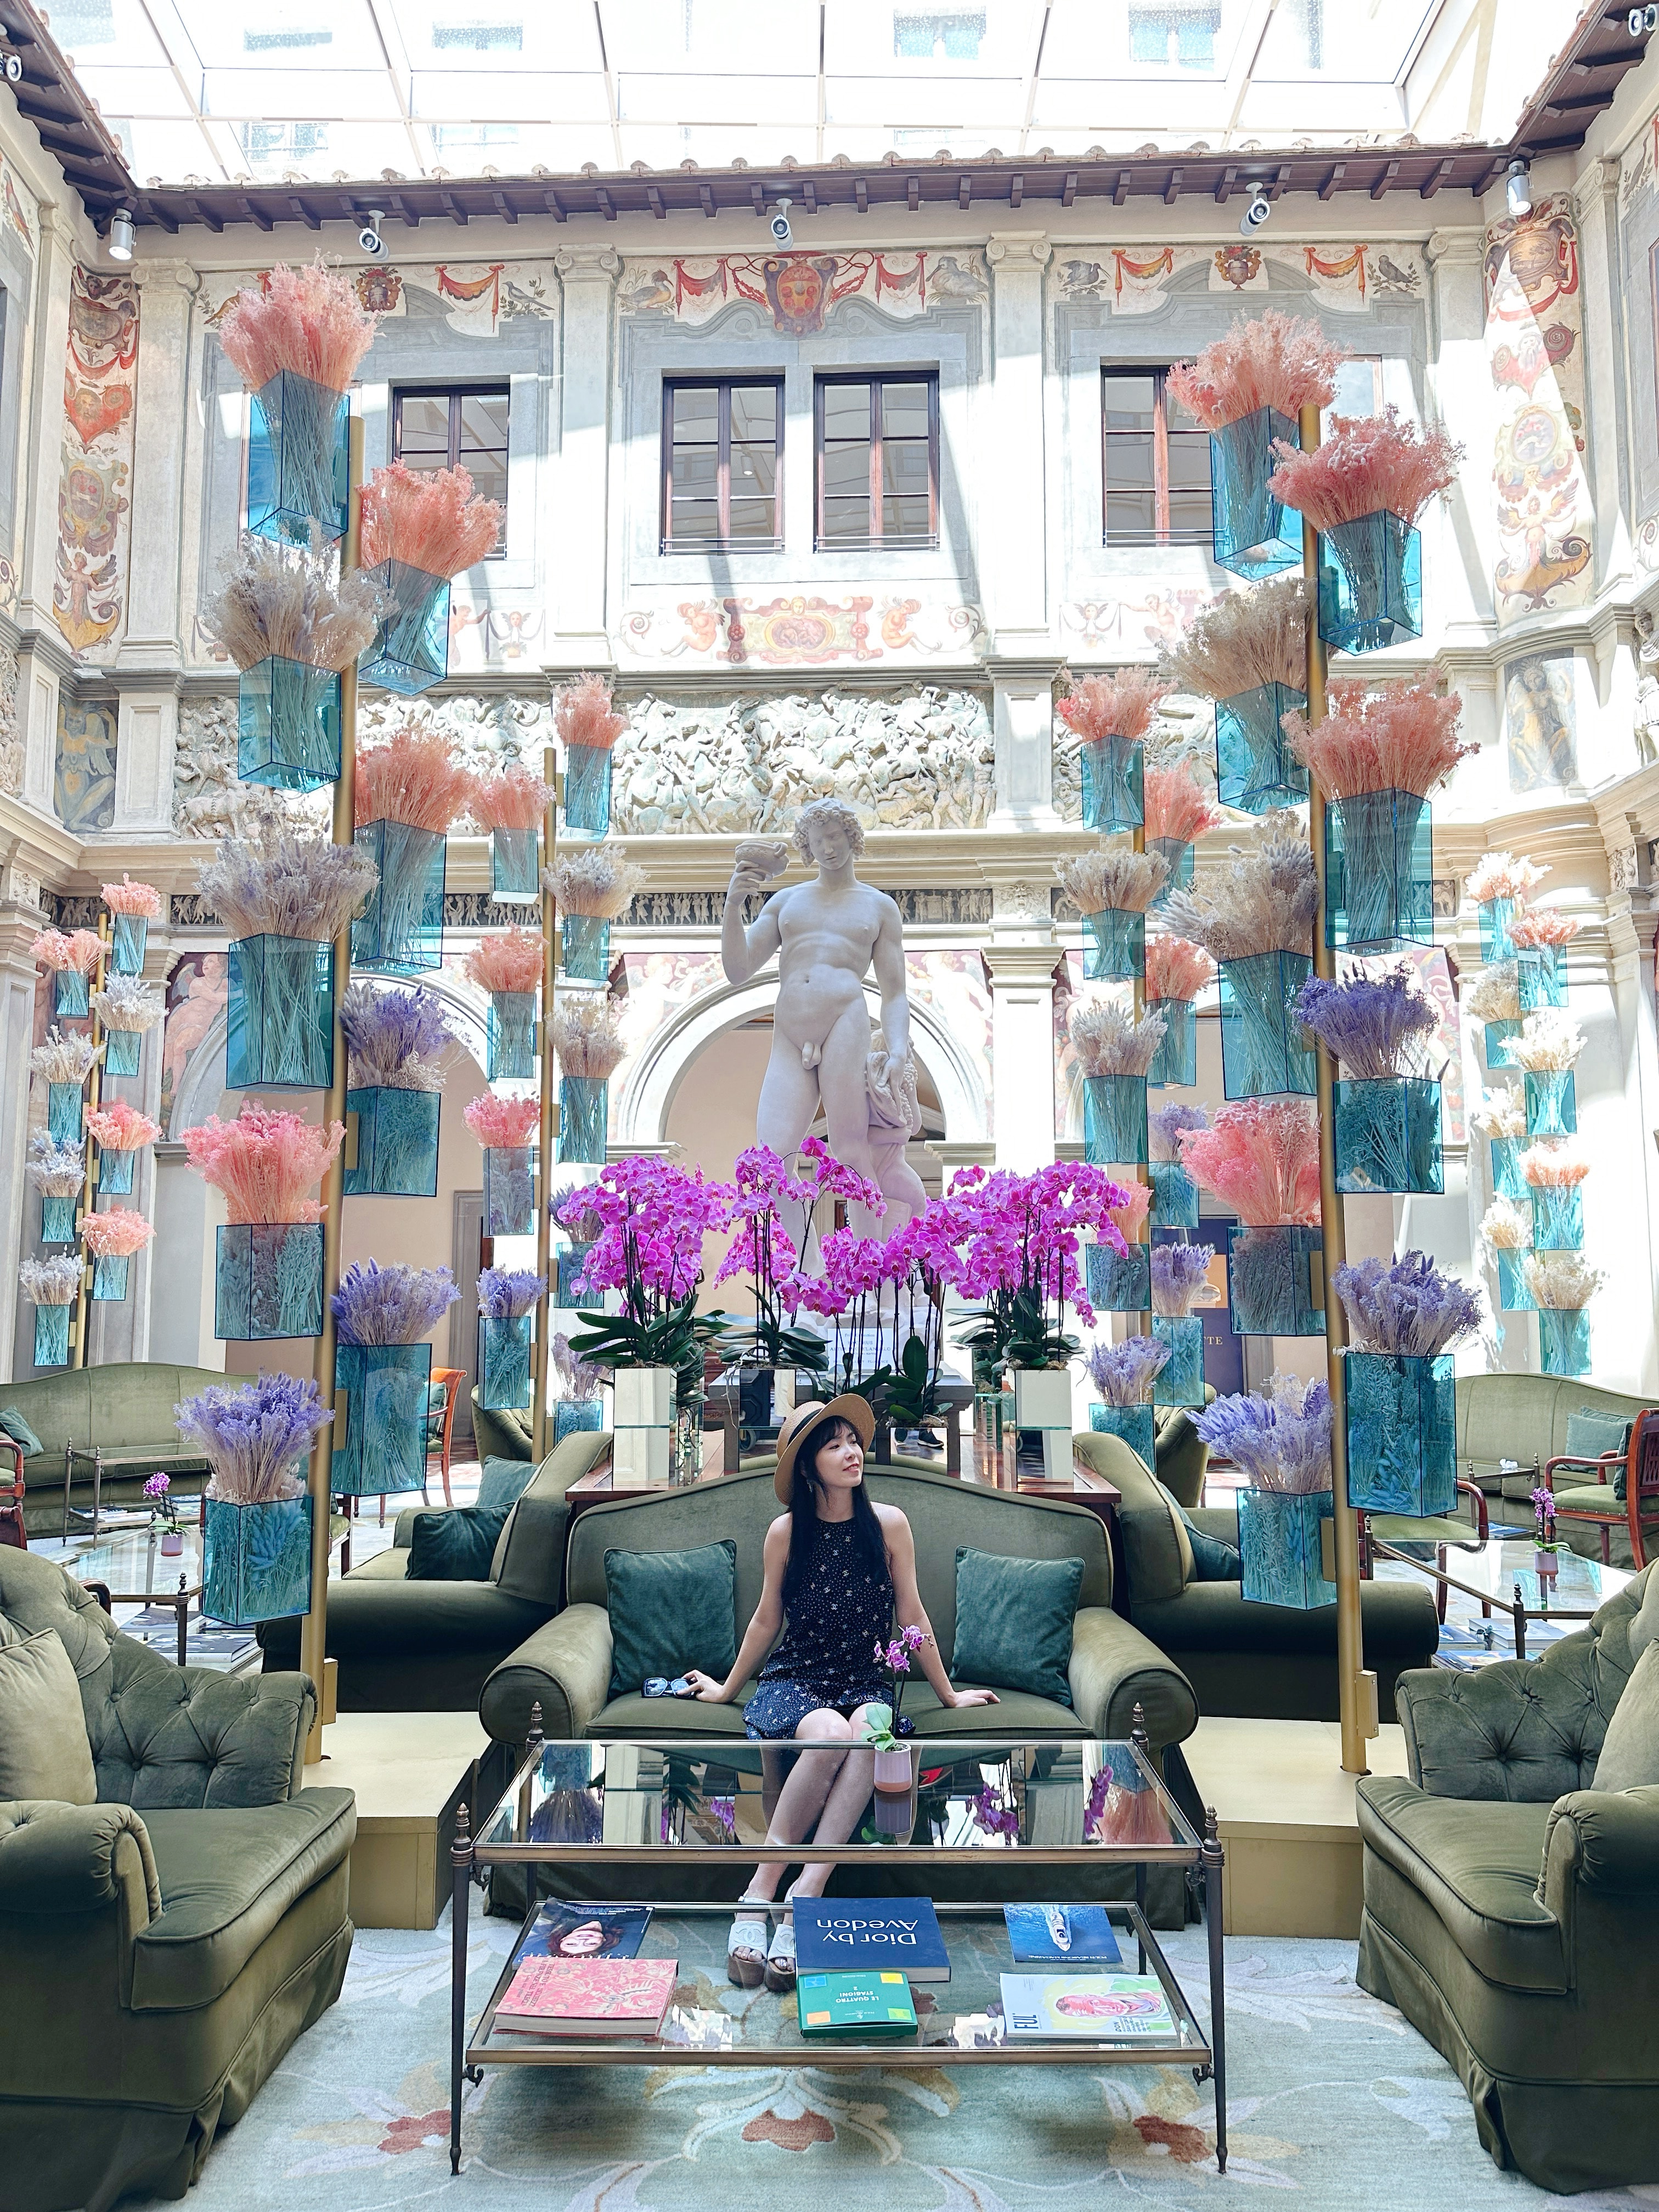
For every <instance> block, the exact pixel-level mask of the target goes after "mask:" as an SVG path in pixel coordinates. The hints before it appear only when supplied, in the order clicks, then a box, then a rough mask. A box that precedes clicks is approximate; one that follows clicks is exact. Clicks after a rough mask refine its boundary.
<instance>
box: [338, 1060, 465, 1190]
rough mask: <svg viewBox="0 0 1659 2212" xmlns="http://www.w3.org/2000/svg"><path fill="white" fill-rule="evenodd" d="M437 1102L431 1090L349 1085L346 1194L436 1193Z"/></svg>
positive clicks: (438, 1095)
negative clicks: (354, 1086) (350, 1089)
mask: <svg viewBox="0 0 1659 2212" xmlns="http://www.w3.org/2000/svg"><path fill="white" fill-rule="evenodd" d="M441 1103H442V1101H441V1096H440V1094H439V1093H438V1092H437V1091H400V1090H397V1089H394V1088H392V1086H391V1085H382V1084H376V1085H373V1086H365V1087H364V1088H363V1089H362V1090H360V1091H347V1093H346V1143H345V1194H346V1196H347V1197H348V1198H435V1197H436V1196H437V1195H438V1119H439V1113H440V1109H441ZM354 1117H355V1118H354Z"/></svg>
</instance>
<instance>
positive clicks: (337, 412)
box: [247, 369, 351, 545]
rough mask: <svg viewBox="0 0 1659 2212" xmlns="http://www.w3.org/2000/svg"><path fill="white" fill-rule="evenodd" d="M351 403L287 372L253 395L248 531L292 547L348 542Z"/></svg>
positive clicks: (280, 374)
mask: <svg viewBox="0 0 1659 2212" xmlns="http://www.w3.org/2000/svg"><path fill="white" fill-rule="evenodd" d="M350 416H351V405H350V402H349V399H348V398H347V397H346V395H345V393H344V392H336V391H334V390H332V389H331V387H330V386H328V385H325V384H319V383H317V382H315V381H314V380H313V379H312V378H311V377H308V376H301V375H300V374H298V373H297V372H296V371H295V370H293V369H283V370H280V371H279V372H278V374H276V375H275V376H273V377H271V378H270V380H268V381H267V382H266V383H264V384H262V385H261V386H260V387H259V389H258V391H257V392H255V393H254V395H253V406H252V422H251V423H250V425H249V432H248V449H247V526H248V528H249V530H250V531H251V532H252V533H253V535H254V536H255V537H256V538H276V539H278V540H279V541H280V542H282V543H283V544H289V545H305V544H308V543H309V542H310V538H311V532H312V529H313V525H314V526H315V527H316V528H317V529H318V530H319V532H321V535H322V540H323V543H324V544H325V545H331V544H333V542H334V540H335V539H336V538H343V537H344V535H345V526H346V491H347V487H348V483H349V465H348V461H347V456H346V439H347V435H348V429H347V426H348V424H349V421H350Z"/></svg>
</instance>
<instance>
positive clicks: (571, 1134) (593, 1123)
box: [559, 1075, 611, 1167]
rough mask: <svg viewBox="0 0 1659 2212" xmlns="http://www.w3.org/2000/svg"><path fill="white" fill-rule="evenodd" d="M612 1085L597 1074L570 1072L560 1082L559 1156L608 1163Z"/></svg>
mask: <svg viewBox="0 0 1659 2212" xmlns="http://www.w3.org/2000/svg"><path fill="white" fill-rule="evenodd" d="M610 1123H611V1086H610V1085H609V1084H608V1083H606V1082H605V1079H604V1078H603V1077H601V1076H597V1075H567V1076H565V1077H564V1078H563V1079H562V1081H561V1083H560V1085H559V1158H560V1161H561V1163H564V1162H580V1163H581V1164H584V1165H586V1166H587V1167H603V1166H604V1165H605V1140H606V1137H607V1134H608V1133H609V1129H610Z"/></svg>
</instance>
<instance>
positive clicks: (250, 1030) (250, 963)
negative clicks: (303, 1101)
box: [225, 937, 334, 1091]
mask: <svg viewBox="0 0 1659 2212" xmlns="http://www.w3.org/2000/svg"><path fill="white" fill-rule="evenodd" d="M225 1023H226V1036H225V1083H226V1085H227V1087H228V1089H230V1090H232V1091H326V1090H327V1089H328V1086H329V1085H330V1084H331V1083H332V1081H333V1080H334V947H333V946H332V945H326V944H323V945H319V944H316V943H314V942H313V940H312V939H310V938H308V937H238V938H233V939H232V940H231V945H230V959H229V997H228V1002H227V1005H226V1008H225Z"/></svg>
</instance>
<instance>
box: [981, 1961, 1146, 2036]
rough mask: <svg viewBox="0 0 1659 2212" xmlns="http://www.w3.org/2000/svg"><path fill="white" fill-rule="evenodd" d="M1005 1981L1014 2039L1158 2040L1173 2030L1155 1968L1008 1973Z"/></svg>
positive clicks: (1005, 2011) (1004, 2004)
mask: <svg viewBox="0 0 1659 2212" xmlns="http://www.w3.org/2000/svg"><path fill="white" fill-rule="evenodd" d="M1001 1982H1002V2017H1003V2021H1004V2023H1005V2025H1006V2029H1007V2032H1008V2033H1009V2035H1010V2036H1011V2037H1012V2038H1013V2039H1016V2040H1018V2039H1022V2038H1024V2037H1028V2036H1043V2037H1048V2036H1071V2037H1075V2038H1077V2039H1079V2040H1085V2041H1088V2042H1091V2043H1158V2042H1161V2041H1168V2040H1169V2039H1171V2038H1172V2037H1173V2036H1174V2034H1175V2021H1174V2018H1173V2016H1172V2015H1171V2014H1170V2008H1169V2005H1168V2003H1167V2002H1166V2001H1165V1999H1164V1989H1163V1984H1161V1983H1160V1982H1158V1980H1157V1978H1155V1977H1154V1976H1153V1975H1151V1974H1004V1975H1003V1976H1002V1977H1001Z"/></svg>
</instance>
